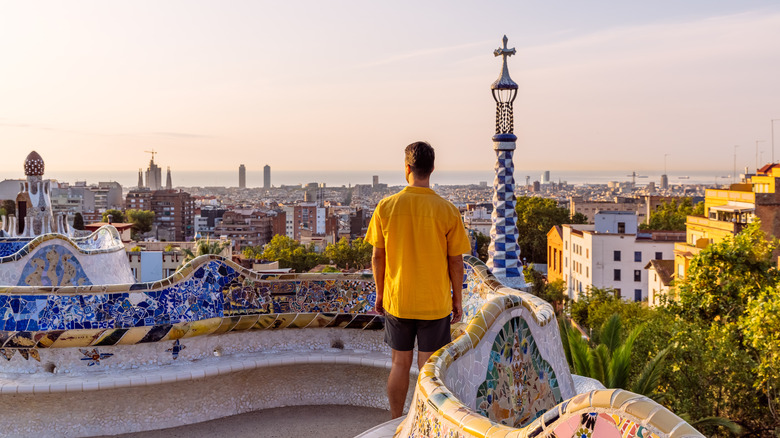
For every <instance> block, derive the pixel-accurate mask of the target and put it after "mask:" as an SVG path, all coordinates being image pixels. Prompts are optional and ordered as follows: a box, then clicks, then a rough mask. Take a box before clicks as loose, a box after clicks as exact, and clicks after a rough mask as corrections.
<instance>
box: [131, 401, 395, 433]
mask: <svg viewBox="0 0 780 438" xmlns="http://www.w3.org/2000/svg"><path fill="white" fill-rule="evenodd" d="M388 420H390V412H389V411H386V410H384V409H376V408H365V407H359V406H342V405H319V406H289V407H284V408H275V409H265V410H262V411H256V412H249V413H246V414H241V415H234V416H232V417H225V418H220V419H217V420H211V421H205V422H203V423H197V424H190V425H187V426H180V427H174V428H170V429H161V430H154V431H149V432H137V433H130V434H125V435H117V436H118V437H123V438H184V437H187V438H190V437H191V438H199V437H215V436H223V437H231V438H244V437H247V438H248V437H252V438H257V437H264V438H265V437H267V438H277V437H279V438H282V437H284V438H291V437H304V436H316V437H323V438H327V437H332V438H349V437H354V436H355V435H359V434H361V433H362V432H364V431H366V430H368V429H371V428H372V427H374V426H377V425H379V424H381V423H384V422H386V421H388Z"/></svg>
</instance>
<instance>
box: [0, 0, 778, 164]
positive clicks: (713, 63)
mask: <svg viewBox="0 0 780 438" xmlns="http://www.w3.org/2000/svg"><path fill="white" fill-rule="evenodd" d="M505 34H506V35H507V37H508V38H509V47H515V48H516V49H517V54H516V55H515V56H512V57H510V58H509V69H510V73H511V76H512V78H513V79H514V80H515V82H517V83H518V84H519V90H518V95H517V99H516V100H515V104H514V110H515V112H514V113H515V133H516V134H517V136H518V142H517V150H516V152H515V158H514V163H515V168H516V169H552V170H589V171H594V170H619V171H624V170H625V171H626V172H628V173H630V171H632V170H636V171H646V172H650V171H660V170H661V169H663V168H664V165H666V166H667V167H668V170H669V172H670V173H672V172H674V171H687V170H691V171H697V170H699V171H703V170H716V171H719V170H731V169H732V165H733V163H734V161H735V154H736V162H737V166H738V167H739V168H740V169H742V168H744V167H745V166H749V167H751V168H752V167H755V165H756V162H757V161H760V163H759V164H761V163H766V162H770V161H771V159H772V156H773V152H772V150H771V149H772V141H771V140H772V139H771V128H772V123H773V122H771V120H772V119H780V74H779V73H780V43H778V42H779V41H780V3H778V2H776V1H762V0H741V1H739V2H736V1H733V0H686V1H685V2H680V1H678V0H659V1H654V2H618V1H615V0H612V1H603V0H592V1H588V2H582V1H574V0H567V1H550V0H546V1H525V0H514V1H495V2H488V1H484V2H474V1H454V0H449V1H427V2H420V1H403V0H402V1H390V2H370V1H321V0H301V1H296V2H279V1H274V2H270V1H230V2H217V1H165V2H159V1H133V2H105V1H69V2H61V1H51V2H47V1H40V2H3V3H2V5H0V41H2V42H3V43H2V44H0V152H2V156H3V159H2V160H0V178H18V177H20V176H21V172H20V169H21V165H22V163H23V162H24V158H25V157H26V155H27V154H28V153H29V152H30V151H31V150H36V151H38V152H39V153H40V154H41V155H42V156H43V158H44V160H45V162H46V168H47V173H48V172H49V171H51V170H55V171H57V170H59V171H71V172H72V171H94V170H98V169H100V170H109V171H111V170H117V171H119V170H122V171H127V170H137V169H139V168H142V167H143V168H146V166H147V164H148V162H149V158H150V154H149V153H147V152H145V151H150V150H154V151H156V152H157V153H158V154H157V156H156V161H157V163H158V164H160V165H161V166H163V168H165V167H166V166H170V167H171V169H172V170H173V171H174V172H176V171H210V170H211V171H228V170H236V169H238V166H239V164H242V163H243V164H245V165H246V166H247V169H248V170H251V171H254V170H260V169H261V168H262V166H263V165H265V164H269V165H271V167H272V168H273V169H275V170H281V171H293V170H296V171H308V170H317V169H323V168H328V169H330V170H354V169H365V170H376V171H387V170H393V169H396V168H400V167H401V166H402V165H403V147H404V146H405V145H407V144H409V143H411V142H413V141H416V140H427V141H429V142H430V143H431V144H432V145H433V146H434V148H436V152H437V164H436V167H437V169H445V170H448V171H465V170H469V171H474V170H479V169H492V168H493V166H494V163H495V153H494V151H493V149H492V141H491V137H492V135H493V133H494V129H495V121H494V117H495V102H494V101H493V99H492V97H491V94H490V89H489V87H490V84H491V83H492V82H493V81H494V80H495V79H496V78H497V77H498V74H499V72H500V68H501V59H500V58H495V57H494V56H493V53H492V52H493V50H494V49H496V48H498V47H499V45H500V44H501V38H502V37H503V35H505ZM774 127H775V131H776V132H775V148H776V149H777V150H776V152H775V153H776V154H777V156H776V157H775V160H776V161H780V120H778V121H777V122H774ZM757 141H758V143H757ZM757 152H758V153H757ZM757 156H758V158H759V160H757V159H756V158H757Z"/></svg>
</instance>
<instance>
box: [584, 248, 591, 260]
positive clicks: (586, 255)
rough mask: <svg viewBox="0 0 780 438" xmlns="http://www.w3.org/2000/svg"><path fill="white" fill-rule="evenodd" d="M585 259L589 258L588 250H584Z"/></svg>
mask: <svg viewBox="0 0 780 438" xmlns="http://www.w3.org/2000/svg"><path fill="white" fill-rule="evenodd" d="M585 258H586V259H587V258H590V249H588V248H585Z"/></svg>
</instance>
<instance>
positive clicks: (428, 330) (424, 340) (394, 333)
mask: <svg viewBox="0 0 780 438" xmlns="http://www.w3.org/2000/svg"><path fill="white" fill-rule="evenodd" d="M415 338H417V350H418V351H423V352H426V353H429V352H434V351H436V350H438V349H440V348H441V347H443V346H445V345H447V344H449V343H450V341H452V338H451V337H450V315H447V316H445V317H444V318H441V319H432V320H426V319H407V318H396V317H395V316H392V315H390V314H385V342H386V343H387V345H389V346H390V348H392V349H393V350H398V351H411V350H414V339H415Z"/></svg>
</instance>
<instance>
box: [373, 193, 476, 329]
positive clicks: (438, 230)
mask: <svg viewBox="0 0 780 438" xmlns="http://www.w3.org/2000/svg"><path fill="white" fill-rule="evenodd" d="M365 240H366V241H368V242H369V243H370V244H371V245H374V246H375V247H377V248H384V249H385V254H386V256H385V259H386V262H385V263H386V264H385V292H384V308H385V311H386V312H387V313H389V314H391V315H393V316H395V317H397V318H411V319H426V320H432V319H440V318H444V317H445V316H447V315H449V314H450V312H452V295H451V293H450V291H451V288H450V277H449V272H448V265H447V256H456V255H461V254H464V253H468V252H469V251H470V249H471V244H470V242H469V238H468V236H467V235H466V230H465V229H464V228H463V221H462V219H461V217H460V212H459V211H458V208H457V207H455V206H454V205H452V203H451V202H449V201H447V200H446V199H444V198H442V197H441V196H439V195H437V194H436V192H434V191H433V190H431V189H429V188H424V187H412V186H407V187H406V188H405V189H403V190H402V191H400V192H398V193H396V194H395V195H392V196H389V197H387V198H385V199H383V200H381V201H380V202H379V205H377V207H376V210H374V215H373V216H372V217H371V223H370V224H369V226H368V232H367V233H366V239H365Z"/></svg>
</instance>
